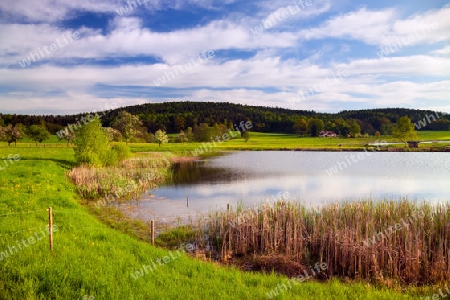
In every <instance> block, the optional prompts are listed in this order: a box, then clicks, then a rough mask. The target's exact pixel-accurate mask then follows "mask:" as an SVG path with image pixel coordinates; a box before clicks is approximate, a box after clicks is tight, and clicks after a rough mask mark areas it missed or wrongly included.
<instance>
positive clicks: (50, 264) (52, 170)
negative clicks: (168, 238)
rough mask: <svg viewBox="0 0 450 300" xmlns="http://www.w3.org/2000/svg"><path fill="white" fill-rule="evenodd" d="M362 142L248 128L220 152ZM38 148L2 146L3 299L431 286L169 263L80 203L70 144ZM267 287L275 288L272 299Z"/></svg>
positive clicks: (381, 294) (292, 295) (137, 148)
mask: <svg viewBox="0 0 450 300" xmlns="http://www.w3.org/2000/svg"><path fill="white" fill-rule="evenodd" d="M419 134H420V135H421V138H424V139H440V140H450V134H449V133H448V132H446V133H441V132H433V133H423V134H422V133H421V132H420V133H419ZM380 139H383V138H380ZM369 140H371V141H372V140H375V139H373V138H371V139H369ZM367 141H368V140H363V139H361V140H358V139H318V138H298V137H295V136H293V135H280V134H258V133H252V135H251V138H250V140H249V141H248V142H247V143H246V142H245V141H244V140H242V139H238V140H232V141H228V142H224V143H223V144H221V145H220V146H219V147H217V149H220V150H238V149H252V150H262V149H284V148H287V149H294V148H301V147H319V148H320V147H339V144H343V145H345V147H355V148H357V147H363V145H364V144H365V143H367ZM44 145H45V148H44ZM44 145H38V147H36V146H35V144H34V143H32V142H30V141H27V140H24V141H22V142H20V143H18V144H17V147H14V146H11V147H7V145H6V144H5V143H0V159H1V161H0V163H2V166H3V164H4V162H3V160H7V158H8V155H9V154H12V155H15V154H18V155H20V160H17V161H14V162H12V163H11V162H8V165H7V166H6V167H4V169H3V170H0V299H93V297H95V299H179V298H184V299H199V298H200V299H202V298H205V299H269V298H270V297H275V298H274V299H306V298H307V299H420V297H419V296H420V295H422V296H424V295H427V296H429V295H432V294H433V292H432V290H434V291H435V289H433V288H431V287H425V288H423V287H422V288H417V287H408V288H405V287H401V286H396V285H394V286H393V287H390V288H387V287H381V286H374V285H370V284H368V283H363V282H361V283H357V282H346V280H345V279H343V280H342V281H338V280H331V281H328V282H318V281H314V280H311V281H307V282H303V283H299V284H291V285H289V286H288V283H287V282H288V279H287V278H286V277H283V276H279V275H276V274H273V273H272V274H258V273H251V272H242V271H240V270H237V269H235V268H232V267H225V266H221V265H218V264H216V263H208V262H203V261H201V260H198V259H195V258H192V257H191V256H189V255H187V254H182V255H181V256H180V257H177V258H176V259H167V260H166V259H165V257H170V255H171V254H170V252H169V251H168V250H165V249H161V248H157V247H154V246H152V245H150V244H149V243H148V242H145V241H142V240H140V239H139V238H137V237H135V236H134V235H127V234H125V233H123V231H122V230H120V228H119V226H118V225H117V224H108V225H106V223H105V222H102V221H100V220H99V219H98V218H97V217H96V216H95V215H94V214H93V213H92V211H91V210H90V208H89V207H88V206H86V205H83V203H84V202H85V201H84V200H83V199H81V198H80V196H79V195H78V194H77V192H76V187H75V186H74V185H73V184H72V183H71V182H70V180H69V178H68V176H67V173H68V171H69V170H70V169H71V168H73V167H74V166H75V161H74V156H73V150H72V148H71V147H67V146H66V144H65V143H64V142H59V141H58V140H57V138H56V137H55V136H53V137H52V140H51V141H50V142H49V143H46V144H44ZM199 146H201V143H192V144H190V143H188V144H175V143H173V144H172V143H170V144H164V145H162V146H161V147H158V145H157V144H132V145H131V148H132V150H133V152H147V151H171V152H178V153H186V152H188V151H192V150H194V149H195V148H196V147H199ZM48 207H52V208H53V223H54V225H55V228H54V237H53V238H54V248H53V251H50V249H49V242H48V236H46V233H47V232H46V230H47V228H46V226H47V224H48V211H47V209H48ZM161 260H163V261H164V263H163V264H162V265H158V264H157V267H156V268H154V269H153V270H152V271H149V272H148V274H145V272H144V273H143V276H140V277H139V278H137V279H135V278H133V276H132V274H136V273H135V272H136V271H139V270H141V271H142V270H143V267H144V266H149V265H154V264H155V263H156V262H157V261H159V262H161ZM166 261H167V262H166ZM283 284H284V285H285V286H286V289H284V286H283ZM273 289H278V291H281V292H280V293H279V295H278V296H274V294H273V293H272V294H270V295H271V296H270V297H269V294H268V293H270V292H271V291H272V290H273ZM89 297H91V298H89Z"/></svg>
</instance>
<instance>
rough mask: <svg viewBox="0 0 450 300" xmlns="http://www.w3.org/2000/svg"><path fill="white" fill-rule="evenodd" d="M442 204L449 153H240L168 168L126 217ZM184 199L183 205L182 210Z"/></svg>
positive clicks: (448, 194) (449, 191) (448, 189)
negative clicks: (265, 204) (283, 204)
mask: <svg viewBox="0 0 450 300" xmlns="http://www.w3.org/2000/svg"><path fill="white" fill-rule="evenodd" d="M402 197H406V198H408V199H410V200H425V201H433V202H438V201H448V200H450V155H449V154H448V153H436V152H431V153H430V152H414V153H407V152H406V153H402V152H296V151H244V152H230V153H226V154H225V155H223V156H218V157H214V158H211V159H206V160H200V161H196V162H187V163H182V164H177V165H175V166H174V167H173V180H172V182H170V183H167V184H165V185H163V186H161V187H159V188H158V189H156V190H153V191H151V195H145V196H144V197H143V198H142V199H141V201H139V204H138V205H132V204H127V205H126V211H127V212H129V213H130V214H131V215H132V216H133V217H137V218H142V219H158V220H170V219H173V218H181V219H183V218H187V217H188V216H193V215H196V214H197V213H199V212H200V213H206V212H208V211H212V210H217V209H226V207H227V204H230V205H231V206H233V207H235V206H236V205H237V204H238V203H240V202H241V203H242V204H243V205H244V206H251V205H254V204H257V203H260V202H262V201H269V202H273V201H275V200H277V199H285V200H288V199H289V200H294V201H301V202H302V203H304V204H306V205H308V206H309V205H312V206H321V205H324V204H327V203H332V202H337V201H342V200H349V201H353V200H359V199H368V198H370V199H374V200H379V199H395V200H398V199H401V198H402ZM187 200H188V205H189V206H188V207H187Z"/></svg>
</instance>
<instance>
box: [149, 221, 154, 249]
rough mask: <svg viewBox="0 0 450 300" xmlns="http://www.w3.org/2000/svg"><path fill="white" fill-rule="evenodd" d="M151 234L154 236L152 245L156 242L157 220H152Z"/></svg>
mask: <svg viewBox="0 0 450 300" xmlns="http://www.w3.org/2000/svg"><path fill="white" fill-rule="evenodd" d="M150 234H151V236H152V245H154V244H155V220H151V221H150Z"/></svg>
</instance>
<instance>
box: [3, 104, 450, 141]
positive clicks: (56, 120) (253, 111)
mask: <svg viewBox="0 0 450 300" xmlns="http://www.w3.org/2000/svg"><path fill="white" fill-rule="evenodd" d="M121 110H125V111H128V112H129V113H132V114H134V115H138V116H139V117H140V120H141V121H142V123H143V126H145V127H146V128H147V129H148V131H149V132H155V131H156V130H158V129H165V130H167V131H168V132H169V133H175V132H179V131H180V130H181V129H185V128H187V127H193V126H194V125H196V124H200V123H207V124H209V125H214V124H215V123H222V124H225V125H227V126H231V125H232V124H234V123H239V122H241V121H248V120H249V121H251V122H252V123H253V124H254V128H253V129H252V130H254V131H261V132H279V133H292V132H294V129H293V125H294V123H295V122H296V121H297V120H298V119H299V118H303V119H305V120H308V119H311V118H317V119H321V120H322V121H323V123H324V125H325V127H327V124H328V125H329V126H332V125H333V124H335V123H341V122H343V121H348V120H355V121H356V122H357V123H359V125H360V127H361V131H362V132H363V133H369V134H374V133H375V131H386V130H388V129H389V126H390V124H393V123H395V122H396V120H397V119H398V118H399V117H401V116H408V117H409V118H410V119H411V120H412V121H413V122H418V121H419V120H422V121H423V120H426V121H427V122H426V125H427V126H424V127H423V129H426V130H450V115H444V114H442V113H440V112H435V111H428V110H413V109H405V108H384V109H368V110H354V111H342V112H339V113H336V114H328V113H317V112H315V111H311V110H289V109H285V108H279V107H264V106H246V105H240V104H233V103H226V102H218V103H216V102H165V103H148V104H142V105H136V106H129V107H125V108H119V109H114V110H111V111H107V112H104V114H101V115H102V122H103V125H104V126H106V127H108V126H110V125H111V123H112V120H113V119H114V117H116V116H117V114H118V112H119V111H121ZM86 114H87V113H82V114H78V115H67V116H61V115H58V116H51V115H46V116H30V115H11V114H4V115H2V114H1V113H0V118H1V119H0V125H1V123H4V124H5V125H7V124H13V125H14V124H17V123H22V124H23V125H25V126H30V125H33V124H40V123H42V121H44V122H45V123H46V126H47V128H48V129H49V130H50V132H52V133H55V132H56V131H58V130H60V129H61V128H63V127H64V126H66V125H67V124H69V123H76V122H77V120H79V119H80V118H81V117H82V116H85V115H86ZM430 116H434V118H436V120H437V122H433V123H431V122H430V121H428V120H429V119H430V120H432V119H433V118H432V117H430ZM427 117H428V119H427ZM438 117H439V118H438ZM430 123H431V124H430Z"/></svg>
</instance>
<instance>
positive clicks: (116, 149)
mask: <svg viewBox="0 0 450 300" xmlns="http://www.w3.org/2000/svg"><path fill="white" fill-rule="evenodd" d="M111 150H112V151H111V152H113V154H114V155H115V156H116V159H117V161H119V162H121V161H123V160H124V159H127V158H129V157H130V156H131V151H130V147H128V145H127V144H125V143H117V144H115V145H114V146H112V148H111Z"/></svg>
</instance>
